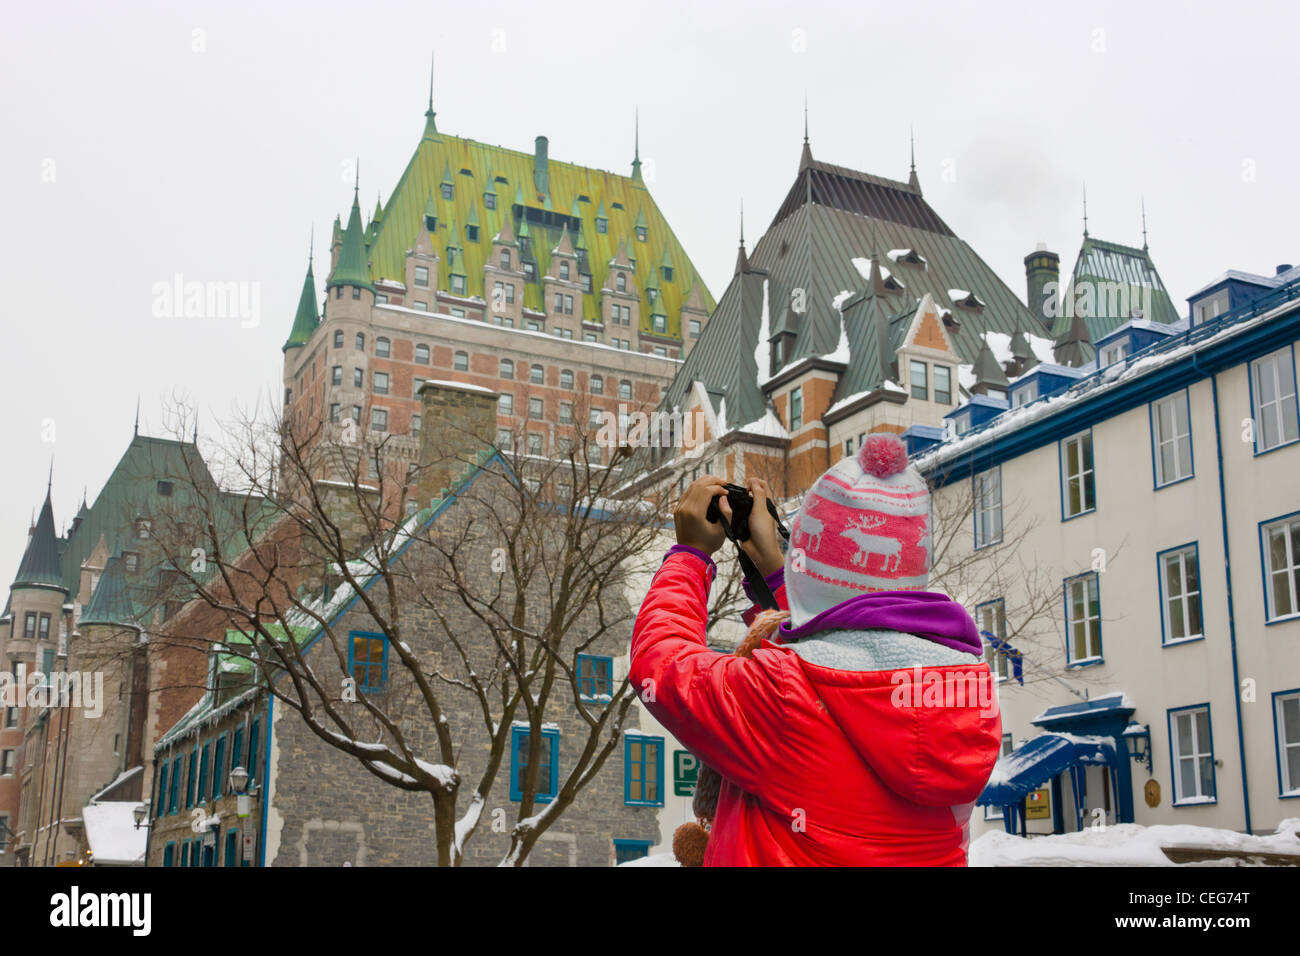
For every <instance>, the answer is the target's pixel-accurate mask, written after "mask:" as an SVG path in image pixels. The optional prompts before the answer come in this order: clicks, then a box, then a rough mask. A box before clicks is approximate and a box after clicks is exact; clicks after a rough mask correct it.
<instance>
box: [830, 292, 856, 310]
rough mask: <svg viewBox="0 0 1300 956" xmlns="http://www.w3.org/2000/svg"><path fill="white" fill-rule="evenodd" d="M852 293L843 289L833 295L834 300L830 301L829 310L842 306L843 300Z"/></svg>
mask: <svg viewBox="0 0 1300 956" xmlns="http://www.w3.org/2000/svg"><path fill="white" fill-rule="evenodd" d="M852 295H853V293H852V292H851V291H849V290H848V289H843V290H841V291H839V292H836V293H835V298H833V299H831V308H834V309H838V308H839V307H840V306H841V305H843V304H844V300H845V299H847V298H849V297H850V296H852Z"/></svg>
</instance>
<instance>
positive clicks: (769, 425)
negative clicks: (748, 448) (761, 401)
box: [736, 408, 790, 438]
mask: <svg viewBox="0 0 1300 956" xmlns="http://www.w3.org/2000/svg"><path fill="white" fill-rule="evenodd" d="M736 431H738V432H744V433H746V434H748V435H765V436H767V437H768V438H789V437H790V433H789V432H788V431H786V430H785V426H784V425H782V424H781V420H780V419H779V418H777V417H776V416H775V415H773V414H772V409H770V408H769V409H767V410H766V411H765V412H764V413H763V417H762V418H760V419H758V420H757V421H752V422H750V423H749V424H748V425H742V426H741V427H740V428H737V429H736Z"/></svg>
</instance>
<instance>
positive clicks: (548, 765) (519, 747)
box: [510, 727, 560, 803]
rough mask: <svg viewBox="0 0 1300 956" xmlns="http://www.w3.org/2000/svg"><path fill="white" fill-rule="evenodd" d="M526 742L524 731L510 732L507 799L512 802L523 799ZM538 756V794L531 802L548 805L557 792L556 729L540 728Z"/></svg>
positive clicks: (558, 779)
mask: <svg viewBox="0 0 1300 956" xmlns="http://www.w3.org/2000/svg"><path fill="white" fill-rule="evenodd" d="M528 738H529V731H528V728H527V727H511V728H510V799H511V800H514V801H515V802H518V801H520V800H522V799H523V788H522V786H521V784H522V781H523V779H524V776H525V775H526V774H527V773H528ZM538 755H539V758H540V761H541V763H540V765H539V766H538V768H537V793H536V795H535V796H534V798H533V799H535V800H536V801H537V802H538V803H550V802H551V801H552V800H554V799H555V795H556V794H557V793H558V792H559V790H560V760H559V757H560V731H559V729H558V728H555V727H543V728H542V745H541V747H539V748H538Z"/></svg>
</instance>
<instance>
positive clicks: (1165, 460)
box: [1150, 389, 1193, 488]
mask: <svg viewBox="0 0 1300 956" xmlns="http://www.w3.org/2000/svg"><path fill="white" fill-rule="evenodd" d="M1150 415H1151V462H1152V467H1153V468H1154V469H1155V480H1156V487H1157V488H1163V487H1164V486H1165V485H1172V484H1173V483H1174V482H1176V481H1182V480H1184V479H1186V478H1191V477H1192V474H1193V466H1192V420H1191V413H1190V411H1189V408H1188V403H1187V390H1186V389H1183V390H1182V391H1181V392H1177V393H1175V394H1173V395H1167V396H1165V397H1164V398H1162V399H1160V400H1159V401H1155V402H1152V403H1151V412H1150Z"/></svg>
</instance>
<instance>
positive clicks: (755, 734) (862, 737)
mask: <svg viewBox="0 0 1300 956" xmlns="http://www.w3.org/2000/svg"><path fill="white" fill-rule="evenodd" d="M711 578H712V568H711V567H710V566H709V565H708V564H707V563H706V562H704V561H703V560H701V559H700V558H699V557H696V556H694V555H692V554H689V553H681V552H679V553H674V554H670V555H669V556H668V558H667V559H666V560H665V561H664V563H663V565H662V566H661V567H660V569H659V571H658V572H657V573H656V574H655V577H654V581H653V582H652V584H651V586H650V592H649V594H647V595H646V598H645V601H644V603H643V604H642V605H641V611H640V613H639V614H638V615H637V620H636V627H635V629H634V631H633V633H632V650H631V655H632V664H631V679H632V681H633V686H634V688H635V690H636V691H637V693H638V694H639V695H640V697H641V699H642V701H643V702H644V703H645V705H646V707H647V708H648V709H649V710H650V712H651V713H652V714H653V715H654V716H655V718H656V719H657V720H658V721H659V722H660V723H661V724H663V725H664V727H665V728H667V730H668V731H669V732H670V733H672V734H673V735H674V736H675V737H676V738H677V739H678V740H679V741H680V742H681V743H682V744H683V745H684V746H685V747H687V748H689V749H690V751H691V752H692V753H694V754H695V755H696V756H697V757H699V758H700V759H701V760H703V761H704V762H705V763H707V764H708V765H709V766H711V767H713V768H714V769H715V770H717V771H718V773H719V774H720V775H721V776H722V777H723V782H722V790H721V794H720V796H719V798H718V809H717V816H716V817H715V819H714V822H713V828H712V831H711V834H710V837H709V845H708V850H707V852H706V854H705V858H704V865H705V866H772V865H796V866H897V865H920V866H965V865H966V846H967V843H968V840H969V820H970V812H971V808H972V806H973V805H974V801H975V798H976V797H977V796H979V793H980V791H981V790H983V789H984V785H985V783H986V782H987V781H988V778H989V774H990V772H991V771H992V769H993V764H994V762H995V761H996V760H997V756H998V751H999V749H1000V744H1001V733H1002V728H1001V718H1000V715H999V714H998V713H997V709H996V706H995V707H994V708H992V712H991V713H990V712H988V711H989V708H987V707H985V708H981V707H980V706H979V705H978V704H977V703H975V702H974V701H973V700H972V701H971V702H970V703H969V704H968V705H967V706H914V705H913V704H914V703H919V701H910V700H908V699H907V698H906V697H901V698H900V694H899V687H900V683H899V679H898V677H897V676H896V675H898V674H899V672H898V671H894V670H883V671H847V670H836V669H833V668H830V667H823V666H819V665H817V664H813V663H810V662H808V661H805V660H803V659H802V658H800V657H799V656H798V655H797V654H796V653H794V651H793V650H792V649H791V648H790V647H785V646H782V645H780V644H773V643H771V642H768V641H764V642H763V645H762V646H761V647H760V648H759V649H757V650H755V651H754V653H753V656H752V657H750V658H740V657H735V656H732V655H728V654H721V653H718V652H717V651H713V650H710V649H709V648H708V647H706V646H705V624H706V621H707V607H708V593H709V585H710V581H711ZM777 598H778V601H779V602H780V603H781V605H782V606H783V607H784V606H785V598H784V589H782V590H781V591H778V592H777ZM907 670H908V671H913V670H914V669H913V668H907ZM972 670H978V677H977V678H975V679H977V680H979V681H982V682H985V683H986V686H985V687H983V688H982V689H981V690H982V693H981V694H980V697H981V698H982V699H985V700H987V699H988V697H987V696H985V695H986V694H987V692H988V691H989V690H990V688H989V687H988V686H987V682H990V681H992V675H991V674H990V673H989V669H988V665H987V664H985V663H984V662H983V661H980V662H979V663H978V665H969V664H963V665H953V666H946V667H926V668H922V669H921V670H920V673H922V674H923V675H925V676H926V677H927V679H930V680H933V679H934V678H929V674H930V673H931V672H938V675H939V677H942V676H943V674H944V672H962V673H963V674H965V675H969V674H970V672H971V671H972ZM916 696H917V697H918V698H919V697H920V695H919V694H917V695H916ZM900 699H902V700H903V701H904V704H903V705H902V706H899V705H898V701H899V700H900Z"/></svg>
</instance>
